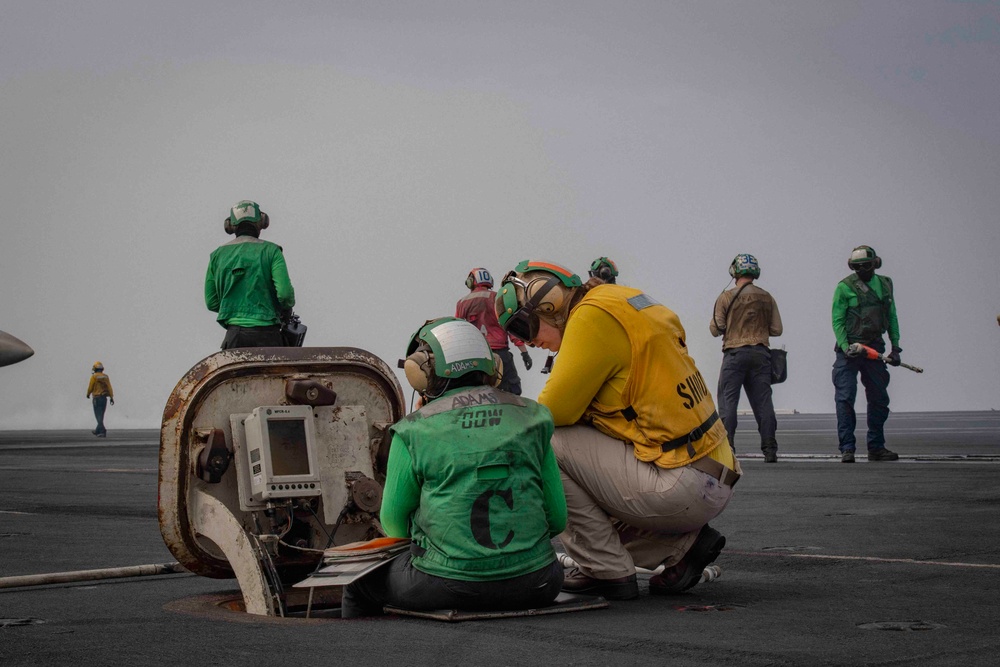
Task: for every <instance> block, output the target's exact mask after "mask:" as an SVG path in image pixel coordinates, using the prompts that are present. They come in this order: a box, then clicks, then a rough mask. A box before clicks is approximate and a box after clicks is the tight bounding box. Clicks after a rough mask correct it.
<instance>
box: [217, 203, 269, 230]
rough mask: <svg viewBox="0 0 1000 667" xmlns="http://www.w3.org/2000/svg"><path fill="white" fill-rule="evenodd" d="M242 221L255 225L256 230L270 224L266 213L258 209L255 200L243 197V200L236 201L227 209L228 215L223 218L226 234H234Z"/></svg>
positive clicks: (265, 227)
mask: <svg viewBox="0 0 1000 667" xmlns="http://www.w3.org/2000/svg"><path fill="white" fill-rule="evenodd" d="M244 222H249V223H252V224H254V225H256V227H257V231H260V230H262V229H267V227H268V225H270V224H271V219H270V218H269V217H268V216H267V213H264V212H263V211H261V210H260V206H259V205H258V204H257V202H253V201H250V200H249V199H244V200H243V201H239V202H236V204H235V205H234V206H233V207H232V208H231V209H229V217H228V218H226V219H225V220H223V227H225V229H226V233H227V234H235V233H236V228H237V227H239V226H240V225H241V224H243V223H244Z"/></svg>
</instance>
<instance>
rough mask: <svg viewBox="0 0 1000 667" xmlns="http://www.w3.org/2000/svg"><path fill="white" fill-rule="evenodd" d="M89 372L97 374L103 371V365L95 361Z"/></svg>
mask: <svg viewBox="0 0 1000 667" xmlns="http://www.w3.org/2000/svg"><path fill="white" fill-rule="evenodd" d="M90 370H92V371H94V372H95V373H96V372H99V371H103V370H104V364H102V363H101V362H99V361H95V362H94V367H93V368H91V369H90Z"/></svg>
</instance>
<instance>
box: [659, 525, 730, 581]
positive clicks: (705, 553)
mask: <svg viewBox="0 0 1000 667" xmlns="http://www.w3.org/2000/svg"><path fill="white" fill-rule="evenodd" d="M725 546H726V538H725V536H724V535H723V534H722V533H720V532H719V531H717V530H715V529H714V528H710V527H709V526H708V524H705V525H704V526H703V527H702V529H701V532H700V533H698V539H696V540H695V541H694V545H692V546H691V548H690V549H688V552H687V553H686V554H684V558H681V560H680V562H679V563H677V564H676V565H674V566H672V567H668V568H667V569H665V570H664V571H663V572H661V573H660V574H656V575H653V576H652V577H650V578H649V592H650V593H652V594H653V595H676V594H677V593H681V592H683V591H686V590H687V589H689V588H691V587H692V586H694V585H695V584H697V583H698V582H699V581H700V580H701V573H702V572H703V571H704V569H705V566H706V565H709V564H710V563H713V562H715V559H716V558H718V557H719V554H720V553H721V552H722V549H723V547H725Z"/></svg>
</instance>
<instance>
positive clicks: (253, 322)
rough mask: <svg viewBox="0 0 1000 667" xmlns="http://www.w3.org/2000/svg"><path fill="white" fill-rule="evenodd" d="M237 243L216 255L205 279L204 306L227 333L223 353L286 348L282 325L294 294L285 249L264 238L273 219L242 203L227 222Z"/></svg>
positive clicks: (234, 209) (253, 206)
mask: <svg viewBox="0 0 1000 667" xmlns="http://www.w3.org/2000/svg"><path fill="white" fill-rule="evenodd" d="M223 224H224V227H225V230H226V233H227V234H234V235H235V236H236V238H235V239H233V240H232V241H230V242H229V243H226V244H225V245H222V246H220V247H218V248H216V249H215V251H214V252H213V253H212V256H211V259H210V260H209V263H208V271H207V272H206V274H205V305H206V306H207V307H208V309H209V310H210V311H212V312H213V313H218V317H217V318H216V319H217V321H218V322H219V324H220V325H222V326H223V327H224V328H225V329H226V336H225V338H224V339H223V341H222V349H223V350H227V349H230V348H234V347H283V346H284V345H285V343H284V341H283V340H282V338H281V319H282V316H283V315H290V314H291V309H292V306H294V305H295V290H294V289H293V288H292V282H291V280H290V279H289V277H288V267H287V266H286V265H285V256H284V254H283V252H282V250H281V246H279V245H276V244H274V243H271V242H270V241H264V240H262V239H261V238H260V232H261V230H264V229H267V227H268V225H269V224H270V218H269V217H268V215H267V213H264V212H263V211H261V210H260V206H259V205H258V204H257V203H256V202H252V201H249V200H244V201H240V202H237V203H236V205H235V206H233V207H232V209H230V211H229V216H228V217H227V218H226V219H225V220H224V221H223Z"/></svg>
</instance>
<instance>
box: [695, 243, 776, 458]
mask: <svg viewBox="0 0 1000 667" xmlns="http://www.w3.org/2000/svg"><path fill="white" fill-rule="evenodd" d="M729 275H731V276H732V277H733V278H735V279H736V285H735V286H734V287H733V288H732V289H730V290H727V291H724V292H723V293H722V294H720V295H719V298H718V299H716V300H715V311H714V312H713V313H712V322H711V323H710V324H709V331H711V333H712V335H713V336H722V355H723V356H722V370H721V371H719V392H718V397H717V398H718V404H719V414H720V415H721V416H722V423H723V424H725V425H726V432H727V434H728V435H729V442H730V444H732V445H733V448H734V449H735V447H736V440H735V438H736V409H737V407H738V406H739V402H740V389H741V388H742V389H744V390H745V391H746V393H747V398H748V399H749V400H750V408H751V409H752V410H753V416H754V418H755V419H756V420H757V431H758V432H759V433H760V448H761V451H763V452H764V461H765V462H767V463H774V462H776V461H777V460H778V441H777V439H776V438H775V431H776V430H777V426H778V423H777V419H776V418H775V416H774V404H773V403H772V401H771V348H770V336H780V335H781V332H782V327H781V315H780V314H779V313H778V304H777V303H776V302H775V301H774V297H772V296H771V295H770V294H769V293H768V292H767V291H766V290H763V289H761V288H760V287H757V286H756V285H754V284H753V281H754V280H756V279H757V278H759V277H760V265H759V264H758V263H757V258H756V257H754V256H753V255H748V254H746V253H743V254H739V255H737V256H736V257H735V258H733V261H732V263H731V264H730V265H729Z"/></svg>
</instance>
